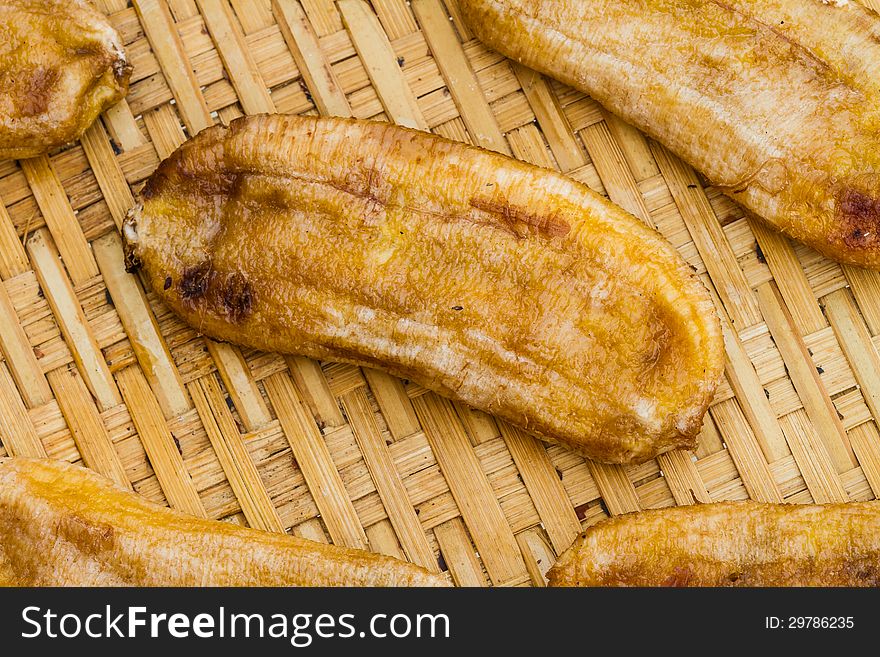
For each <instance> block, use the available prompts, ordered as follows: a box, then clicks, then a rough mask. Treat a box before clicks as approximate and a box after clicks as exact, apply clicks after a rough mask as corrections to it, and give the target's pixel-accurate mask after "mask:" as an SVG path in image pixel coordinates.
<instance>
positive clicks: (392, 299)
mask: <svg viewBox="0 0 880 657" xmlns="http://www.w3.org/2000/svg"><path fill="white" fill-rule="evenodd" d="M123 234H124V238H125V241H126V252H127V258H128V261H129V262H128V264H129V265H130V266H143V268H144V270H145V272H146V275H147V278H148V280H149V282H150V284H151V285H152V288H153V289H154V290H155V291H156V293H157V294H158V295H159V296H160V297H161V298H162V299H163V300H164V301H165V302H166V303H167V304H168V305H169V306H170V307H171V308H172V309H173V310H174V311H175V312H176V313H177V314H178V315H180V317H182V318H183V319H184V320H185V321H186V322H187V323H189V324H190V325H191V326H193V327H195V328H197V329H198V330H200V331H202V332H204V333H205V334H206V335H209V336H211V337H213V338H217V339H220V340H227V341H229V342H235V343H238V344H243V345H247V346H250V347H254V348H257V349H262V350H270V351H279V352H287V353H296V354H303V355H306V356H311V357H314V358H318V359H324V360H338V361H345V362H350V363H355V364H357V365H364V366H368V367H377V368H382V369H385V370H387V371H389V372H391V373H392V374H394V375H397V376H400V377H402V378H405V379H409V380H412V381H415V382H417V383H419V384H421V385H423V386H425V387H427V388H429V389H431V390H435V391H438V392H440V393H441V394H444V395H447V396H449V397H452V398H455V399H459V400H461V401H464V402H466V403H468V404H470V405H472V406H475V407H477V408H479V409H482V410H484V411H488V412H489V413H493V414H495V415H498V416H500V417H502V418H504V419H506V420H508V421H510V422H512V423H513V424H515V425H518V426H520V427H522V428H524V429H526V430H529V431H532V432H535V433H536V434H539V435H540V436H542V437H544V438H547V439H550V440H554V441H558V442H562V443H565V444H567V445H570V446H572V447H574V448H576V449H578V450H579V451H580V452H581V453H583V454H585V455H586V456H589V457H591V458H595V459H599V460H602V461H607V462H615V463H630V462H638V461H644V460H645V459H648V458H651V457H653V456H656V455H657V454H658V453H660V452H664V451H667V450H669V449H672V448H675V447H693V446H694V444H695V441H696V434H697V432H698V431H699V428H700V424H701V418H702V416H703V414H704V412H705V410H706V407H707V406H708V404H709V401H710V400H711V398H712V394H713V392H714V390H715V387H716V384H717V383H718V379H719V377H720V374H721V371H722V366H723V358H722V344H721V338H720V330H719V324H718V319H717V317H716V315H715V311H714V308H713V305H712V302H711V300H710V298H709V296H708V293H707V292H706V290H705V288H704V287H703V285H702V284H701V282H700V281H699V279H698V278H697V277H696V276H695V275H694V274H693V272H692V271H691V269H690V267H689V266H688V265H687V264H686V263H685V262H684V261H683V260H682V258H681V257H680V256H679V255H678V253H677V252H676V251H675V250H674V249H673V248H672V246H671V245H670V244H669V243H668V242H666V241H665V240H664V239H663V238H662V237H661V236H660V235H659V234H657V233H656V232H655V231H653V230H650V229H648V228H646V227H645V226H644V225H643V224H642V223H641V222H639V221H638V220H636V219H635V218H634V217H632V216H631V215H629V214H627V213H625V212H623V211H622V210H620V209H619V208H618V207H616V206H614V205H612V204H611V203H609V202H608V201H606V200H605V199H604V198H602V197H601V196H599V195H597V194H595V193H594V192H592V191H590V190H589V189H588V188H586V187H585V186H583V185H581V184H579V183H576V182H574V181H572V180H570V179H568V178H566V177H564V176H562V175H559V174H556V173H553V172H551V171H547V170H545V169H539V168H536V167H534V166H531V165H528V164H525V163H523V162H518V161H516V160H513V159H510V158H507V157H504V156H501V155H498V154H495V153H490V152H488V151H484V150H481V149H477V148H473V147H470V146H466V145H464V144H461V143H456V142H452V141H448V140H445V139H442V138H439V137H436V136H434V135H431V134H427V133H423V132H418V131H414V130H408V129H404V128H399V127H396V126H393V125H389V124H384V123H374V122H366V121H352V120H343V119H318V118H314V117H296V116H281V115H273V116H259V117H248V118H243V119H239V120H237V121H234V122H232V124H231V125H230V126H229V127H228V128H225V127H219V126H218V127H213V128H210V129H208V130H205V131H204V132H202V133H201V134H199V135H198V136H197V137H196V138H195V139H193V140H191V141H189V142H188V143H186V144H184V145H183V146H181V148H180V149H178V150H177V151H176V152H175V153H174V154H172V155H171V156H170V157H169V158H168V159H167V160H165V161H164V162H163V163H162V164H161V165H160V166H159V168H158V169H157V171H156V172H155V173H154V175H153V176H152V177H151V178H150V179H149V181H148V182H147V184H146V187H145V188H144V190H143V195H142V199H141V204H140V205H139V206H137V207H136V208H134V210H133V211H132V212H131V213H130V215H129V217H128V218H127V220H126V222H125V225H124V227H123Z"/></svg>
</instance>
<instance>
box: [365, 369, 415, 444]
mask: <svg viewBox="0 0 880 657" xmlns="http://www.w3.org/2000/svg"><path fill="white" fill-rule="evenodd" d="M362 369H363V373H364V377H366V379H367V383H368V384H369V386H370V390H371V391H372V393H373V396H374V397H375V398H376V403H377V404H378V405H379V410H381V411H382V417H384V418H385V423H386V424H387V425H388V430H389V431H390V432H391V435H392V436H393V437H394V440H402V439H403V438H406V437H407V436H411V435H412V434H414V433H416V432H417V431H420V430H421V426H420V425H419V420H418V418H417V417H416V412H415V411H414V410H413V407H412V403H411V402H410V400H409V397H408V396H407V394H406V391H405V390H404V389H403V384H402V383H401V382H400V379H397V378H395V377H393V376H390V375H388V374H386V373H385V372H380V371H379V370H374V369H372V368H369V367H364V368H362Z"/></svg>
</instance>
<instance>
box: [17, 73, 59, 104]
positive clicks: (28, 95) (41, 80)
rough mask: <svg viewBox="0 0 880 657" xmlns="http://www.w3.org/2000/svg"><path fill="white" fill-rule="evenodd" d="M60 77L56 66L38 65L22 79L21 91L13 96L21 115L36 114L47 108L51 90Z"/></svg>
mask: <svg viewBox="0 0 880 657" xmlns="http://www.w3.org/2000/svg"><path fill="white" fill-rule="evenodd" d="M60 78H61V72H60V71H59V70H58V69H57V68H46V67H43V66H38V67H37V68H35V69H33V70H32V71H31V72H30V73H29V74H27V75H26V76H25V77H24V79H23V80H22V85H21V92H20V93H19V94H17V95H16V96H15V97H14V99H13V100H14V102H15V103H16V105H17V107H18V112H19V113H20V114H21V115H22V116H37V115H38V114H43V113H45V112H46V111H47V110H48V109H49V100H50V99H51V98H52V90H53V89H54V88H55V85H56V84H57V83H58V80H59V79H60Z"/></svg>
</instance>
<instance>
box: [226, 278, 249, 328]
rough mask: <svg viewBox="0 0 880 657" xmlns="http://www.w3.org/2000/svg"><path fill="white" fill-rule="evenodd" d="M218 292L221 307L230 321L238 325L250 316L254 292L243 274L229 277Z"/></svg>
mask: <svg viewBox="0 0 880 657" xmlns="http://www.w3.org/2000/svg"><path fill="white" fill-rule="evenodd" d="M218 292H219V296H220V304H219V306H220V308H222V310H223V314H225V315H226V317H228V318H229V320H230V321H232V322H235V323H238V322H240V321H241V320H242V319H244V318H245V317H247V316H248V315H250V313H251V310H252V309H253V305H254V291H253V288H251V284H250V283H249V282H248V280H247V279H246V278H245V277H244V275H243V274H241V273H240V272H235V273H232V274H229V275H227V276H226V280H225V281H224V282H223V284H222V285H220V286H219V290H218Z"/></svg>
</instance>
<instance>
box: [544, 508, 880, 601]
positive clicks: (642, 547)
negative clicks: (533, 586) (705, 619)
mask: <svg viewBox="0 0 880 657" xmlns="http://www.w3.org/2000/svg"><path fill="white" fill-rule="evenodd" d="M549 579H550V585H551V586H878V585H880V502H852V503H847V504H826V505H816V504H760V503H758V502H720V503H717V504H699V505H696V506H679V507H671V508H665V509H653V510H651V511H644V512H641V513H631V514H627V515H623V516H616V517H613V518H609V519H607V520H603V521H601V522H599V523H597V524H595V525H593V526H592V527H590V528H589V529H587V531H586V532H585V533H584V534H583V535H582V536H581V537H580V538H578V539H577V540H576V541H575V543H574V545H573V546H572V547H571V548H569V549H568V550H567V551H566V552H564V553H563V554H562V556H561V557H560V558H559V561H558V562H557V563H556V565H555V566H553V568H551V569H550V572H549Z"/></svg>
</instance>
